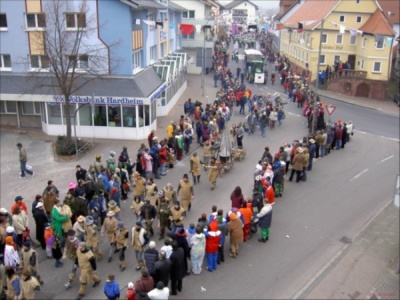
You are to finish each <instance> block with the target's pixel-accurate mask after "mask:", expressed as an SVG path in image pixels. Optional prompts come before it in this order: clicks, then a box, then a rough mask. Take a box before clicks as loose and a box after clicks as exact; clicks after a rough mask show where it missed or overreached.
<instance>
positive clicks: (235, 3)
mask: <svg viewBox="0 0 400 300" xmlns="http://www.w3.org/2000/svg"><path fill="white" fill-rule="evenodd" d="M244 2H248V3H250V4H251V5H254V6H255V7H256V8H257V9H258V6H257V5H255V4H254V3H252V2H250V1H248V0H233V1H232V2H229V3H228V4H225V5H224V6H223V8H224V9H232V8H235V7H236V6H238V5H240V4H242V3H244Z"/></svg>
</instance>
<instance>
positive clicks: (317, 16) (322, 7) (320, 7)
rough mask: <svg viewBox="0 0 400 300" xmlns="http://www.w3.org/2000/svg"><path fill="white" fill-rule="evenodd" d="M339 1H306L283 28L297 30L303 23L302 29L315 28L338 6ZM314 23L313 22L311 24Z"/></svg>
mask: <svg viewBox="0 0 400 300" xmlns="http://www.w3.org/2000/svg"><path fill="white" fill-rule="evenodd" d="M339 2H340V1H339V0H324V1H321V0H306V1H305V2H304V3H303V4H301V5H300V7H299V8H298V9H297V10H296V11H295V12H294V13H293V15H291V16H290V17H289V19H288V20H287V21H286V22H285V23H284V26H285V27H289V28H297V26H298V23H299V22H300V23H303V29H313V28H315V27H316V26H317V25H318V24H319V23H320V22H321V20H322V19H324V18H325V17H326V16H327V15H328V14H329V13H330V12H331V11H332V9H334V8H335V6H336V5H338V4H339ZM311 21H314V22H311Z"/></svg>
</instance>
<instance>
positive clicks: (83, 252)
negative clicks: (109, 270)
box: [75, 242, 101, 300]
mask: <svg viewBox="0 0 400 300" xmlns="http://www.w3.org/2000/svg"><path fill="white" fill-rule="evenodd" d="M75 263H76V265H77V266H78V267H79V269H80V272H81V274H80V276H79V282H80V287H79V294H78V297H77V298H76V299H77V300H80V299H82V298H83V297H84V296H85V293H86V286H87V285H88V284H90V283H91V282H92V280H93V281H94V283H93V287H96V286H98V285H99V284H100V282H101V280H100V278H99V277H98V276H97V274H96V270H97V264H96V259H95V258H94V255H93V252H92V251H90V250H89V248H87V247H86V243H84V242H81V243H80V244H79V248H78V250H77V251H76V260H75Z"/></svg>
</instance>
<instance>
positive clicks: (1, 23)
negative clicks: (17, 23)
mask: <svg viewBox="0 0 400 300" xmlns="http://www.w3.org/2000/svg"><path fill="white" fill-rule="evenodd" d="M7 30H8V25H7V15H6V14H0V31H7Z"/></svg>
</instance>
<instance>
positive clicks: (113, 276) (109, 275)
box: [108, 273, 115, 281]
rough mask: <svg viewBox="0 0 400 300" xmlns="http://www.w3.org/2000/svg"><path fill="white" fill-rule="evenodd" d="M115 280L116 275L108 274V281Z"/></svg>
mask: <svg viewBox="0 0 400 300" xmlns="http://www.w3.org/2000/svg"><path fill="white" fill-rule="evenodd" d="M114 279H115V274H114V273H109V274H108V280H109V281H114Z"/></svg>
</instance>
